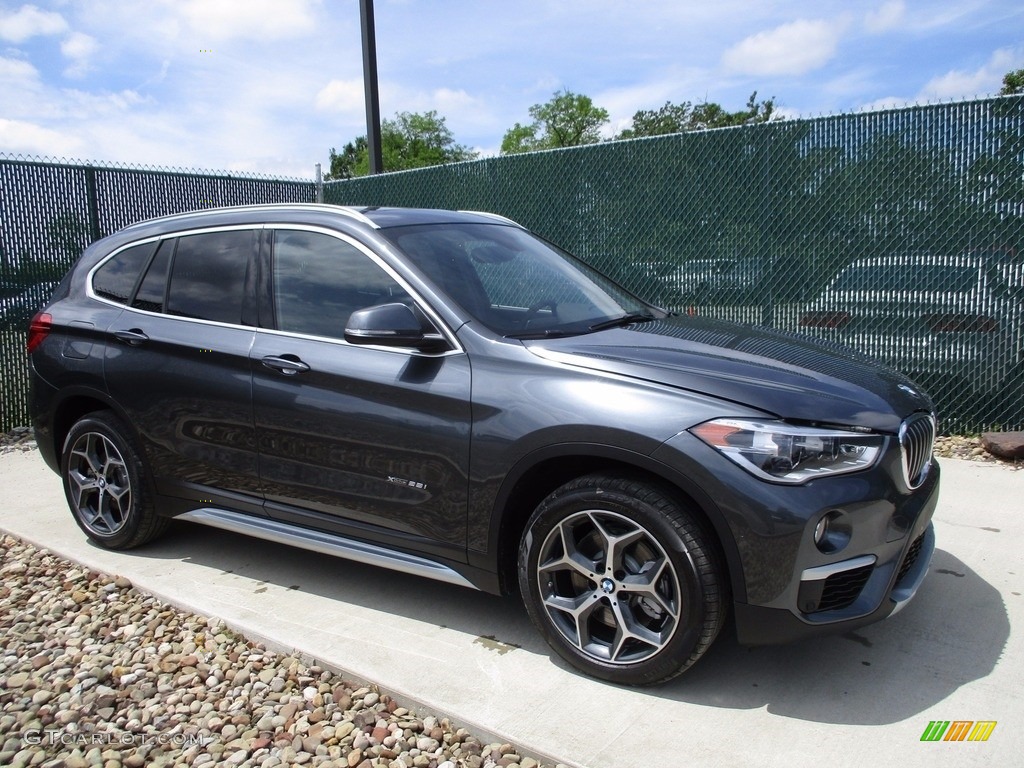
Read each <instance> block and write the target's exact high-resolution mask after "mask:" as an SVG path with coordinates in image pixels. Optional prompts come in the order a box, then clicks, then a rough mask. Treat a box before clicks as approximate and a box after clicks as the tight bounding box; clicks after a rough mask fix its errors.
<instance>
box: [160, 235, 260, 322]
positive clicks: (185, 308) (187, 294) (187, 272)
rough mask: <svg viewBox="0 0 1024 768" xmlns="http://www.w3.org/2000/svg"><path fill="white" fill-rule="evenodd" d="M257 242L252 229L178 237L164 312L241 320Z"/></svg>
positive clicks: (218, 320) (184, 315) (217, 319)
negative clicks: (250, 265) (251, 262)
mask: <svg viewBox="0 0 1024 768" xmlns="http://www.w3.org/2000/svg"><path fill="white" fill-rule="evenodd" d="M255 242H256V233H255V232H253V231H252V230H232V231H229V232H205V233H203V234H199V235H187V236H185V237H180V238H178V246H177V250H176V251H175V254H174V259H173V262H172V266H171V278H170V286H169V288H168V292H167V313H168V314H171V315H181V316H182V317H192V318H196V319H198V320H212V321H214V322H219V323H235V324H238V323H241V320H242V301H243V297H244V296H245V279H246V274H247V272H248V269H249V262H250V259H251V256H252V254H253V250H254V245H255Z"/></svg>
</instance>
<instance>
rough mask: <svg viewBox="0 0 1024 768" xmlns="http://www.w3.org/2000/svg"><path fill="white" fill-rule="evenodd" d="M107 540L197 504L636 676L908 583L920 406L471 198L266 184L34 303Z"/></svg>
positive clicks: (40, 379) (927, 494)
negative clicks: (722, 635)
mask: <svg viewBox="0 0 1024 768" xmlns="http://www.w3.org/2000/svg"><path fill="white" fill-rule="evenodd" d="M28 349H29V353H30V367H31V382H32V410H33V420H34V426H35V429H36V437H37V440H38V443H39V447H40V451H41V453H42V455H43V458H44V459H45V460H46V462H47V463H48V464H49V466H50V467H52V468H53V469H54V471H56V472H57V473H58V474H59V475H60V477H61V479H62V481H63V484H64V490H65V493H66V496H67V500H68V504H69V506H70V508H71V513H72V514H73V515H74V518H75V520H76V522H77V523H78V525H79V526H80V527H81V528H82V530H83V531H84V532H85V534H86V535H87V536H88V537H89V538H90V539H92V540H93V541H95V542H96V543H97V544H99V545H100V546H104V547H109V548H114V549H128V548H131V547H136V546H139V545H141V544H144V543H146V542H148V541H150V540H152V539H153V538H154V537H156V536H157V535H159V534H160V533H161V532H162V531H163V530H164V529H165V528H166V527H167V525H168V522H169V520H170V519H171V518H179V519H183V520H189V521H193V522H196V523H201V524H205V525H211V526H215V527H218V528H224V529H228V530H232V531H238V532H242V533H245V534H248V535H251V536H257V537H260V538H264V539H269V540H272V541H276V542H281V543H283V544H289V545H293V546H298V547H306V548H309V549H312V550H316V551H319V552H326V553H331V554H334V555H338V556H341V557H346V558H351V559H355V560H358V561H361V562H365V563H371V564H374V565H378V566H383V567H386V568H393V569H397V570H401V571H405V572H409V573H415V574H421V575H424V576H428V577H431V578H435V579H441V580H443V581H447V582H451V583H454V584H460V585H463V586H466V587H470V588H474V589H480V590H485V591H487V592H492V593H495V594H499V593H508V592H518V593H519V594H520V595H521V596H522V600H523V602H524V604H525V606H526V610H527V611H528V613H529V615H530V617H531V618H532V620H533V622H534V623H535V624H536V626H537V628H538V629H539V631H540V632H541V634H542V635H543V636H544V637H545V638H546V640H547V641H548V643H549V644H550V645H551V647H552V648H553V649H554V650H555V651H556V652H557V653H558V654H560V655H561V656H562V657H564V658H565V659H567V660H568V661H569V662H570V663H572V664H574V665H575V666H577V667H578V668H579V669H581V670H583V671H585V672H587V673H589V674H591V675H595V676H597V677H601V678H604V679H606V680H610V681H614V682H618V683H625V684H631V685H643V684H652V683H658V682H662V681H665V680H668V679H670V678H672V677H674V676H675V675H677V674H679V673H680V672H682V671H683V670H685V669H687V668H688V667H689V666H690V665H692V664H693V663H694V662H695V661H696V660H697V659H698V658H700V656H701V655H702V654H703V653H704V652H705V651H706V650H707V649H708V647H709V646H710V645H711V643H712V642H713V641H714V639H715V637H716V636H717V635H718V634H719V632H720V631H721V629H722V627H723V624H724V623H725V620H726V617H727V615H729V614H730V613H731V614H732V615H733V616H734V618H735V629H736V632H737V633H738V636H739V640H740V641H741V642H743V643H747V644H758V643H776V642H782V641H787V640H791V639H795V638H799V637H804V636H808V635H814V634H816V633H820V632H825V631H834V630H848V629H851V628H854V627H857V626H860V625H863V624H867V623H869V622H873V621H876V620H879V619H882V618H884V617H886V616H888V615H889V614H891V613H893V612H895V611H896V610H898V609H899V608H900V607H902V606H903V605H905V604H906V603H907V601H908V600H909V599H910V598H911V597H912V596H913V595H914V593H915V591H916V590H917V588H918V586H919V585H920V584H921V582H922V580H923V579H924V577H925V573H926V571H927V569H928V563H929V561H930V559H931V555H932V551H933V549H934V535H933V532H932V526H931V522H930V520H931V516H932V512H933V510H934V507H935V503H936V498H937V495H938V487H939V470H938V466H937V465H936V464H935V462H934V461H933V458H932V443H933V438H934V434H935V416H934V414H933V412H932V405H931V402H930V401H929V399H928V398H927V396H925V395H924V394H922V393H921V392H920V391H919V390H918V388H917V387H916V386H915V385H914V384H913V383H912V382H910V381H908V380H907V379H906V378H904V377H902V376H900V375H899V374H897V373H895V372H893V371H891V370H889V369H887V368H883V367H879V366H877V365H875V364H873V363H871V362H869V361H867V360H866V359H864V358H860V357H857V356H855V355H854V354H853V353H851V352H849V351H848V350H845V349H844V348H842V347H838V346H829V345H826V344H825V343H822V342H816V341H813V340H810V339H806V338H803V337H800V336H794V335H787V334H781V333H776V332H771V331H767V330H757V329H751V328H746V327H741V326H736V325H728V324H723V323H718V322H712V321H709V320H704V319H700V318H694V317H677V316H673V315H671V314H668V313H666V312H664V311H662V310H661V309H658V308H657V307H654V306H652V305H650V304H648V303H646V302H644V301H643V300H641V299H640V298H637V297H636V296H633V295H631V294H630V293H628V292H627V291H625V290H624V289H623V288H621V287H620V286H618V285H616V284H615V283H613V282H612V281H610V280H609V279H607V278H606V277H604V276H602V275H601V274H599V273H598V272H596V271H594V270H593V269H591V268H590V267H588V266H587V265H586V264H584V263H582V262H580V261H578V260H577V259H575V258H573V257H572V256H570V255H568V254H567V253H565V252H564V251H562V250H560V249H559V248H557V247H556V246H554V245H552V244H550V243H547V242H545V241H544V240H542V239H541V238H539V237H537V236H535V235H533V234H531V233H530V232H528V231H527V230H525V229H524V228H522V227H521V226H519V225H517V224H515V223H513V222H511V221H508V220H507V219H504V218H501V217H498V216H494V215H491V214H484V213H466V212H452V211H436V210H403V209H389V208H342V207H335V206H314V205H273V206H257V207H243V208H233V209H222V210H211V211H203V212H198V213H191V214H184V215H178V216H171V217H167V218H162V219H157V220H153V221H148V222H143V223H140V224H135V225H133V226H130V227H128V228H127V229H124V230H122V231H120V232H118V233H116V234H114V235H111V236H110V237H107V238H105V239H103V240H100V241H98V242H96V243H94V244H93V245H92V246H90V247H89V248H88V249H87V250H86V251H85V253H84V254H83V255H82V256H81V258H80V259H79V261H78V262H77V264H76V265H75V266H74V267H73V268H72V269H71V271H70V272H69V273H68V275H67V276H66V277H65V278H64V280H63V281H62V282H61V283H60V285H59V286H58V287H57V289H56V291H55V294H54V296H53V297H52V299H51V300H50V301H49V302H48V303H47V305H46V306H45V307H44V308H43V310H42V311H41V312H40V313H39V314H37V315H36V316H35V318H34V319H33V320H32V323H31V328H30V332H29V337H28Z"/></svg>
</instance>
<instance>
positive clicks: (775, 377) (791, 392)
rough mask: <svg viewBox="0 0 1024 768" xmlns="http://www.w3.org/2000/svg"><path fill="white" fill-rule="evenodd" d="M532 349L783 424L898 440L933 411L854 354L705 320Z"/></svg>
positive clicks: (896, 379)
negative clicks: (916, 418)
mask: <svg viewBox="0 0 1024 768" xmlns="http://www.w3.org/2000/svg"><path fill="white" fill-rule="evenodd" d="M525 344H526V346H527V348H529V349H530V350H531V351H532V352H533V353H534V354H536V355H538V356H540V357H543V358H546V359H550V360H557V361H559V362H562V363H567V364H570V365H576V366H580V367H583V368H590V369H594V370H602V371H610V372H613V373H617V374H620V375H624V376H630V377H633V378H637V379H643V380H645V381H653V382H658V383H661V384H666V385H669V386H673V387H679V388H681V389H686V390H690V391H693V392H699V393H701V394H705V395H710V396H713V397H717V398H721V399H724V400H731V401H733V402H735V403H738V404H742V405H746V406H749V407H752V408H757V409H759V410H762V411H766V412H768V413H770V414H773V415H775V416H777V417H779V418H783V419H790V420H799V421H808V422H819V423H829V424H835V425H843V424H845V425H851V426H860V427H868V428H870V429H873V430H878V431H882V432H890V433H895V432H897V431H898V430H899V426H900V422H902V420H903V419H904V418H906V417H907V416H908V415H909V414H911V413H913V412H914V411H921V410H929V411H930V410H932V404H931V401H930V400H929V399H928V397H927V396H926V395H924V394H923V393H921V392H920V390H919V389H918V387H917V385H915V384H913V383H912V382H911V381H909V380H908V379H907V378H906V377H904V376H902V375H900V374H898V373H896V372H895V371H893V370H891V369H889V368H886V367H885V366H883V365H880V364H877V363H874V362H872V361H871V360H870V359H868V358H867V357H865V356H864V355H861V354H859V353H857V352H854V351H852V350H850V349H847V348H845V347H842V346H839V345H835V344H830V343H827V342H822V341H819V340H816V339H812V338H810V337H806V336H799V335H796V334H787V333H781V332H778V331H771V330H767V329H759V328H750V327H748V326H742V325H736V324H733V323H725V322H720V321H715V320H707V319H703V318H691V317H670V318H666V319H664V320H656V321H653V322H648V323H642V324H636V325H631V326H628V327H625V328H614V329H608V330H605V331H599V332H597V333H592V334H589V335H585V336H571V337H567V338H561V339H557V338H556V339H543V340H535V341H527V342H525ZM722 415H723V416H727V415H729V414H728V413H724V412H723V414H722Z"/></svg>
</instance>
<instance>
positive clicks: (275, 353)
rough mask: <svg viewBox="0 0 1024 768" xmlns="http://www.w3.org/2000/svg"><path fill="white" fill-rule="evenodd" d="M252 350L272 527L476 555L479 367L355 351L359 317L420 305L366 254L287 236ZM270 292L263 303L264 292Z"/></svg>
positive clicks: (292, 232)
mask: <svg viewBox="0 0 1024 768" xmlns="http://www.w3.org/2000/svg"><path fill="white" fill-rule="evenodd" d="M272 251H273V253H272V257H269V258H268V259H267V272H268V274H270V275H272V281H268V282H270V283H272V284H268V286H267V293H266V296H265V298H266V301H267V303H268V304H269V305H270V309H271V312H270V313H269V314H270V315H272V318H271V319H270V323H271V324H272V325H273V327H272V328H261V329H260V330H259V332H258V333H257V335H256V339H255V342H254V344H253V349H252V361H253V364H252V370H253V406H254V416H255V423H256V430H257V435H258V439H259V450H260V477H261V480H262V484H263V489H264V492H265V495H266V499H267V506H266V509H267V512H268V514H269V515H270V516H271V517H276V518H279V519H282V520H286V521H290V522H297V523H301V524H304V525H312V526H314V527H316V528H320V529H322V530H329V531H333V532H335V533H341V534H344V535H348V536H355V537H357V538H360V539H364V540H369V541H375V540H376V541H380V542H382V543H386V544H388V545H390V546H399V547H404V548H407V549H411V550H415V551H419V552H429V553H433V554H437V555H440V556H442V557H449V558H453V559H464V550H465V537H466V494H467V486H468V481H467V473H468V464H469V428H470V402H469V395H470V370H469V360H468V358H467V357H466V355H465V354H464V353H463V352H461V351H460V350H457V349H455V348H454V344H453V348H452V349H451V350H450V351H448V352H445V353H440V354H433V355H427V354H420V353H418V352H415V351H413V350H403V349H385V348H377V347H366V346H354V345H351V344H348V343H347V342H345V340H344V329H345V323H346V321H347V320H348V317H349V315H350V314H351V313H352V312H353V311H354V310H356V309H361V308H364V307H368V306H371V305H374V304H383V303H389V302H406V303H409V304H410V305H416V300H414V298H413V297H412V296H411V295H410V293H409V291H408V290H407V288H406V287H405V286H404V285H403V284H402V283H401V282H400V281H399V280H398V279H397V277H396V276H395V275H394V274H393V273H392V272H391V271H390V270H389V269H387V268H386V267H385V266H384V264H383V262H382V261H380V260H378V259H377V258H376V257H375V256H374V255H373V254H372V253H371V252H370V251H369V250H368V249H367V248H366V247H365V246H363V245H361V244H360V243H358V242H356V241H355V240H351V239H348V238H346V237H344V236H342V235H340V234H338V233H333V232H330V231H326V230H323V231H321V230H315V229H300V228H292V229H288V228H283V227H282V228H278V229H277V231H276V232H274V234H273V248H272ZM262 295H263V294H262V292H261V296H262Z"/></svg>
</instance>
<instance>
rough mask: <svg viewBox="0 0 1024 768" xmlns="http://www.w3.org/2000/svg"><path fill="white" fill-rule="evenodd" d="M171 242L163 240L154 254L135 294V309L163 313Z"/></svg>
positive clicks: (172, 242)
mask: <svg viewBox="0 0 1024 768" xmlns="http://www.w3.org/2000/svg"><path fill="white" fill-rule="evenodd" d="M174 243H175V241H174V240H173V239H172V240H164V241H163V242H162V243H161V244H160V250H159V251H157V252H156V256H154V257H153V261H152V262H150V265H149V269H147V270H146V276H145V277H144V278H142V284H141V285H140V286H139V290H138V292H137V293H136V294H135V300H134V301H133V302H132V306H133V307H135V308H136V309H145V310H147V311H149V312H163V311H164V292H165V291H166V289H167V265H168V264H170V262H171V254H172V253H173V252H174Z"/></svg>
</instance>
